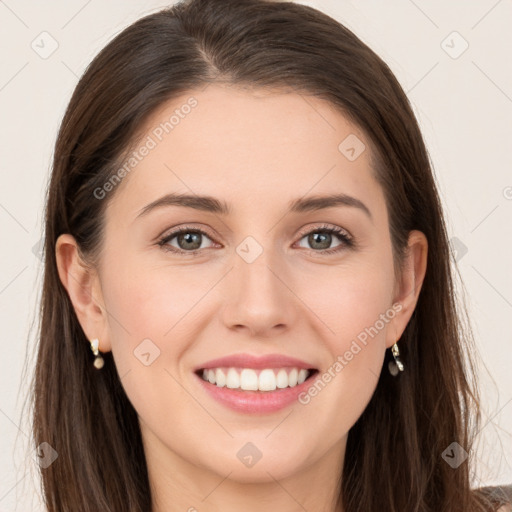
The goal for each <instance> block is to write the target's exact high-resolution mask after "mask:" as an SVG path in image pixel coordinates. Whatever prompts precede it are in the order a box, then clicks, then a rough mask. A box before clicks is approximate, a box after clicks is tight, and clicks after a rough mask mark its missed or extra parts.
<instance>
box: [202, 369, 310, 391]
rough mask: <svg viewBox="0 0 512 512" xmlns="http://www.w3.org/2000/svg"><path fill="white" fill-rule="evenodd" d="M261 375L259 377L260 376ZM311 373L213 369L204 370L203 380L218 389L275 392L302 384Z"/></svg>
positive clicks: (284, 370)
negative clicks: (277, 389)
mask: <svg viewBox="0 0 512 512" xmlns="http://www.w3.org/2000/svg"><path fill="white" fill-rule="evenodd" d="M258 373H259V375H258ZM308 376H309V371H308V370H305V369H304V368H301V369H300V370H299V369H298V368H291V369H290V368H280V369H276V370H274V369H271V368H268V369H264V370H253V369H252V368H211V369H205V370H203V380H205V381H208V382H210V383H211V384H215V385H216V386H218V387H224V386H226V387H227V388H230V389H243V390H245V391H258V390H259V391H274V390H275V389H276V388H280V389H283V388H287V387H295V386H297V385H299V384H302V383H303V382H304V381H305V380H306V379H307V377H308Z"/></svg>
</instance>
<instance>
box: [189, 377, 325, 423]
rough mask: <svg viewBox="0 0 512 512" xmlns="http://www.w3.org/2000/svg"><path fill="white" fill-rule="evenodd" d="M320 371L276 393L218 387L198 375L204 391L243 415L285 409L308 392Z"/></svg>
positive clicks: (277, 389) (277, 390)
mask: <svg viewBox="0 0 512 512" xmlns="http://www.w3.org/2000/svg"><path fill="white" fill-rule="evenodd" d="M317 374H318V371H315V372H313V374H312V375H310V377H309V378H307V379H306V380H305V381H304V382H303V383H302V384H299V385H298V386H295V387H293V388H290V387H287V388H282V389H279V388H276V390H275V391H243V390H241V389H231V388H227V387H225V386H224V387H222V388H220V387H218V386H216V385H215V384H211V383H210V382H208V381H206V380H204V379H203V378H201V377H200V376H199V375H197V373H194V375H195V376H196V377H197V378H198V379H199V381H200V382H201V385H202V386H203V389H204V390H205V391H206V392H207V393H209V394H210V396H212V397H213V398H215V400H217V401H218V402H220V403H221V404H223V405H225V406H227V407H229V408H230V409H233V410H235V411H237V412H242V413H247V414H251V413H259V414H261V413H271V412H275V411H279V410H281V409H284V408H285V407H287V406H289V405H291V404H292V403H293V402H295V401H296V400H298V395H300V394H301V393H302V392H304V391H306V390H307V389H308V388H309V387H310V386H311V384H312V383H313V381H314V379H315V376H316V375H317Z"/></svg>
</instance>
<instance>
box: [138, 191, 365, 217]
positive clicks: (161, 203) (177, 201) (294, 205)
mask: <svg viewBox="0 0 512 512" xmlns="http://www.w3.org/2000/svg"><path fill="white" fill-rule="evenodd" d="M165 206H181V207H185V208H193V209H194V210H200V211H205V212H210V213H215V214H219V215H230V214H231V213H232V211H231V208H230V206H229V204H228V203H226V202H225V201H222V200H219V199H217V198H215V197H212V196H198V195H190V194H178V193H170V194H166V195H164V196H162V197H160V198H158V199H156V200H155V201H153V202H152V203H149V204H148V205H146V206H145V207H144V208H142V209H141V210H140V211H139V213H138V215H137V218H138V217H142V216H144V215H147V214H148V213H149V212H151V211H152V210H155V209H156V208H162V207H165ZM336 206H350V207H353V208H358V209H360V210H361V211H363V212H364V213H365V214H366V215H367V216H368V217H369V219H370V220H371V221H372V222H373V217H372V214H371V212H370V210H369V208H368V207H367V206H366V205H365V204H364V203H363V202H362V201H360V200H359V199H357V198H355V197H352V196H349V195H347V194H331V195H327V196H309V197H301V198H299V199H295V200H293V201H291V202H290V203H288V210H287V211H288V212H289V213H304V212H312V211H318V210H323V209H326V208H333V207H336Z"/></svg>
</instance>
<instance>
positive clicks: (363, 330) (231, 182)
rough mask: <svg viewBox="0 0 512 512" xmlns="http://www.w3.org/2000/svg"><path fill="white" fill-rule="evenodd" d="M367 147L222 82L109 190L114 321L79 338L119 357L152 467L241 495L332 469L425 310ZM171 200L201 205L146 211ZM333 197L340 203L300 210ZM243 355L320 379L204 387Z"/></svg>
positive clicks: (294, 97) (308, 104)
mask: <svg viewBox="0 0 512 512" xmlns="http://www.w3.org/2000/svg"><path fill="white" fill-rule="evenodd" d="M190 97H194V98H195V102H189V103H187V101H188V100H189V98H190ZM187 104H188V105H191V107H190V108H187V107H184V105H187ZM192 105H193V106H192ZM177 109H178V114H175V111H176V110H177ZM173 114H175V117H174V119H173V121H172V123H173V126H172V129H169V125H167V130H166V129H163V128H162V126H165V125H164V124H162V123H165V122H166V121H169V119H170V118H171V116H172V115H173ZM347 138H348V139H347ZM344 141H345V142H344ZM369 144H370V143H369V141H368V139H367V138H366V137H365V135H364V133H362V132H361V131H360V130H359V129H358V128H357V127H356V126H354V125H353V124H351V123H350V122H348V120H347V119H346V118H345V117H344V116H342V115H341V114H340V113H339V112H338V111H337V110H335V109H334V108H333V107H332V106H330V105H329V104H328V103H327V102H324V101H322V100H320V99H318V98H314V97H311V96H301V95H298V94H294V93H279V92H273V93H269V92H262V91H261V90H244V89H241V88H235V87H223V86H220V85H209V86H208V87H207V88H206V89H204V90H194V91H191V92H189V93H187V94H184V95H183V96H182V97H180V98H178V99H175V100H173V101H172V102H170V103H168V104H165V105H163V106H162V107H161V108H160V109H159V110H158V111H157V112H155V113H154V114H153V116H152V117H151V119H150V120H149V121H148V122H147V123H146V125H145V126H144V135H143V137H142V138H141V142H140V144H139V146H138V150H137V151H138V154H139V155H141V153H147V154H146V155H145V156H143V157H141V159H140V161H139V160H137V163H136V165H134V166H133V167H132V168H131V170H130V172H129V173H127V175H126V177H124V179H123V180H122V182H121V183H120V184H118V185H117V187H118V189H117V190H115V194H113V192H107V193H106V198H105V199H104V200H108V194H109V193H110V194H113V196H112V199H111V200H110V201H109V203H108V208H107V212H106V218H105V222H106V224H105V235H104V236H105V238H104V247H103V252H102V256H101V261H100V265H99V268H98V273H97V287H96V288H95V291H94V295H95V297H96V298H97V300H98V302H99V303H101V305H102V310H103V314H102V315H101V317H100V319H99V320H98V319H95V320H91V317H88V318H87V319H84V320H83V322H82V324H83V325H85V326H86V329H89V331H90V332H89V333H88V334H89V335H90V338H93V337H98V338H99V339H100V350H101V351H108V350H112V353H113V356H114V360H115V364H116V366H117V369H118V373H119V375H120V377H121V378H122V385H123V386H124V389H125V390H126V393H127V396H128V397H129V399H130V401H131V403H132V404H133V406H134V408H135V409H136V411H137V413H138V415H139V419H140V424H141V429H142V432H143V439H144V445H145V449H146V450H147V452H148V454H149V453H151V454H152V459H151V460H154V459H155V458H159V459H161V461H163V460H173V461H174V462H176V463H179V464H181V465H182V467H189V468H190V467H194V468H197V470H198V471H199V470H200V471H207V472H213V473H214V474H216V475H222V476H223V477H224V476H225V475H226V474H228V473H230V478H231V479H234V480H237V481H240V482H248V481H251V482H256V481H263V480H268V478H269V477H268V475H269V473H270V474H271V475H273V477H275V478H276V479H277V480H279V479H282V478H284V477H287V476H290V475H293V474H294V473H297V472H301V471H302V472H304V471H306V470H307V468H311V467H315V466H318V465H319V464H321V463H322V461H324V462H325V461H326V460H330V461H331V464H339V460H340V459H341V458H342V457H343V454H344V447H345V442H346V437H347V434H348V431H349V429H350V428H351V427H352V425H353V424H354V423H355V422H356V420H357V419H358V417H359V416H360V415H361V413H362V412H363V410H364V409H365V407H366V405H367V404H368V401H369V400H370V398H371V396H372V394H373V392H374V390H375V387H376V384H377V380H378V376H379V374H380V372H381V369H382V366H383V359H384V352H385V349H386V347H390V346H391V345H392V344H393V343H394V342H395V341H396V340H397V339H398V337H399V336H400V334H401V333H402V331H403V329H404V328H405V326H406V323H407V321H408V317H409V316H410V314H411V313H412V309H413V304H412V302H413V301H414V294H412V296H411V293H410V287H409V286H408V283H407V282H405V281H404V282H403V283H402V282H397V278H396V276H395V275H394V273H393V259H392V248H391V241H390V235H389V224H388V213H387V210H386V205H385V198H384V194H383V191H382V189H381V188H380V186H379V185H378V183H377V182H376V181H375V179H374V178H373V176H372V170H371V167H370V165H371V164H370V146H369ZM143 145H146V148H149V149H148V150H147V151H145V150H141V148H142V146H143ZM351 148H352V149H351ZM133 163H134V161H133V162H132V164H133ZM167 194H182V195H190V196H192V197H193V198H195V199H196V201H195V206H196V207H194V203H193V202H191V201H189V202H188V203H187V204H188V205H183V204H182V205H180V204H177V203H176V201H175V200H174V201H168V202H167V204H160V205H157V206H154V207H152V208H149V209H145V208H146V207H147V206H148V205H151V204H152V203H154V202H155V201H157V200H159V199H160V198H162V197H163V196H165V195H167ZM333 195H338V196H339V197H345V200H344V201H338V202H335V201H331V202H330V203H327V202H326V203H324V204H322V203H321V202H317V203H312V202H309V203H308V202H307V201H306V200H308V199H311V198H313V197H314V198H319V197H325V196H333ZM198 196H208V198H213V199H215V200H216V203H215V204H217V205H220V204H225V205H226V206H227V209H228V211H227V212H222V211H220V209H215V208H212V204H211V203H208V202H207V201H206V200H203V201H199V200H197V198H198ZM297 201H299V202H298V203H297ZM294 204H295V207H293V205H294ZM297 204H298V205H299V206H297ZM315 204H316V205H317V208H314V207H313V206H314V205H315ZM201 205H202V208H197V206H201ZM300 205H302V207H300ZM308 205H309V206H308ZM181 228H183V230H184V231H183V232H182V233H181V234H180V233H178V234H176V230H177V229H181ZM331 230H333V231H331ZM411 297H412V298H411ZM402 299H403V300H402ZM411 301H412V302H411ZM93 330H94V331H95V332H92V331H93ZM238 354H248V355H250V356H255V357H259V356H266V355H276V354H277V355H282V356H286V357H290V358H296V359H298V360H300V361H301V362H303V363H304V367H305V368H309V369H315V370H316V372H314V373H313V374H312V376H311V377H310V378H309V379H308V380H307V381H306V382H304V383H303V384H302V385H301V386H300V388H301V390H302V391H301V394H300V396H294V397H293V399H289V397H288V399H284V398H282V397H280V396H278V395H279V394H281V395H283V396H284V395H285V394H286V393H288V394H290V391H291V392H292V393H293V389H295V388H291V387H288V388H284V387H283V388H282V389H281V388H278V389H277V391H274V392H273V391H241V390H238V391H235V390H231V388H229V389H228V388H227V387H226V386H224V388H219V387H217V386H216V385H215V384H212V383H206V382H204V381H203V380H202V379H201V378H200V377H199V376H198V374H197V373H196V370H197V369H198V368H204V367H205V366H208V363H209V362H210V361H213V360H214V359H217V358H221V357H226V356H231V355H238ZM267 363H268V362H267ZM219 366H226V367H229V366H232V367H239V368H243V367H245V368H251V367H252V364H250V362H249V363H247V364H245V365H244V364H243V362H240V361H238V362H233V363H232V364H229V362H228V364H221V365H219ZM290 366H291V367H296V366H297V364H295V363H293V362H290V361H288V362H287V361H282V362H281V363H278V362H273V363H272V362H271V363H268V364H266V365H265V364H264V365H263V368H268V369H272V370H274V369H275V372H274V375H276V376H277V373H279V368H285V371H286V375H288V373H289V372H290V371H291V370H290ZM259 369H260V370H261V368H259ZM384 371H387V368H385V369H384ZM199 373H202V372H199ZM224 373H227V370H226V372H224ZM246 373H247V372H246ZM255 373H256V375H258V372H255ZM247 375H252V373H250V372H249V373H247ZM267 375H268V372H267ZM329 376H330V378H329ZM291 378H292V381H293V376H292V377H291ZM249 381H250V379H249ZM249 381H245V380H244V382H249ZM282 382H285V381H282ZM292 383H293V382H292ZM288 384H290V382H288ZM315 385H316V392H315V391H311V390H312V388H313V387H315ZM212 388H215V389H216V390H218V389H221V390H222V391H223V392H224V394H222V396H220V395H219V396H218V395H217V394H216V391H215V392H212ZM308 390H309V391H308ZM244 394H245V395H244ZM235 395H236V396H235ZM262 395H265V396H264V398H263V399H261V400H260V398H261V396H262ZM271 395H274V398H271ZM240 396H242V398H241V399H240ZM245 397H247V398H245ZM237 400H238V401H237ZM256 400H259V402H258V403H259V407H258V406H256V405H254V403H255V402H253V401H256ZM270 402H272V404H271V405H269V404H270ZM248 443H252V444H248ZM157 454H158V455H157ZM248 456H252V457H253V459H257V458H258V457H259V456H261V459H260V460H258V461H257V462H256V463H254V465H251V463H250V462H248V461H249V458H248ZM162 463H163V462H162ZM338 469H339V468H338Z"/></svg>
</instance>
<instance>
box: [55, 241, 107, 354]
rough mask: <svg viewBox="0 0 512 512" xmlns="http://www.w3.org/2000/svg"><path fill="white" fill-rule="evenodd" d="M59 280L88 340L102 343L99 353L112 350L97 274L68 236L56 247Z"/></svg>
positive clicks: (58, 242) (57, 243)
mask: <svg viewBox="0 0 512 512" xmlns="http://www.w3.org/2000/svg"><path fill="white" fill-rule="evenodd" d="M55 254H56V258H57V269H58V272H59V277H60V280H61V282H62V284H63V285H64V287H65V288H66V290H67V292H68V295H69V298H70V300H71V302H72V304H73V308H74V310H75V313H76V316H77V318H78V321H79V322H80V325H81V326H82V329H83V331H84V333H85V335H86V337H87V338H88V340H92V339H94V338H98V339H99V347H98V348H99V350H100V352H108V351H109V350H111V344H110V337H109V331H108V322H107V320H108V319H107V311H106V309H105V307H104V302H103V295H102V292H101V286H100V281H99V277H98V274H97V272H96V271H95V270H94V269H92V268H90V267H89V266H87V265H86V264H85V263H84V262H83V260H82V259H81V258H80V255H79V252H78V245H77V243H76V240H75V239H74V237H73V236H72V235H70V234H68V233H66V234H63V235H60V236H59V238H58V239H57V242H56V244H55Z"/></svg>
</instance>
